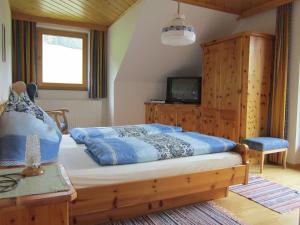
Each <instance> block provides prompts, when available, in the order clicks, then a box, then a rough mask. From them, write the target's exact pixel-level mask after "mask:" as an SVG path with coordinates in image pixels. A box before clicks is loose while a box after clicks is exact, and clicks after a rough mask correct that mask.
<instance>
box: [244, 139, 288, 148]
mask: <svg viewBox="0 0 300 225" xmlns="http://www.w3.org/2000/svg"><path fill="white" fill-rule="evenodd" d="M243 143H244V144H246V145H248V146H249V148H250V149H254V150H260V151H268V150H274V149H280V148H288V147H289V142H288V141H287V140H284V139H280V138H273V137H254V138H247V139H244V140H243Z"/></svg>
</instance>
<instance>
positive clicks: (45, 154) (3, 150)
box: [0, 91, 62, 166]
mask: <svg viewBox="0 0 300 225" xmlns="http://www.w3.org/2000/svg"><path fill="white" fill-rule="evenodd" d="M0 127H1V129H0V166H18V165H25V152H26V138H27V136H29V135H37V136H39V139H40V150H41V162H42V163H47V162H54V161H56V160H57V155H58V150H59V144H60V141H61V137H62V135H61V133H60V131H59V129H58V128H57V126H56V124H55V122H54V121H53V120H52V118H50V117H49V116H48V115H47V113H45V112H44V111H43V110H42V109H41V108H40V107H38V106H37V105H35V104H34V103H33V102H32V101H31V100H30V99H29V97H28V95H27V93H21V94H20V95H18V94H17V93H16V92H14V91H11V93H10V96H9V100H8V102H7V104H6V107H5V110H4V113H3V114H2V116H1V117H0Z"/></svg>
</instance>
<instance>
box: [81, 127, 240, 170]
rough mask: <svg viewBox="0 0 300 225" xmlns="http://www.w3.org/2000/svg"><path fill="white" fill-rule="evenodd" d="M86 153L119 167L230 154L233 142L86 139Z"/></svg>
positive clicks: (186, 136)
mask: <svg viewBox="0 0 300 225" xmlns="http://www.w3.org/2000/svg"><path fill="white" fill-rule="evenodd" d="M86 146H87V150H86V151H87V153H88V154H89V155H90V156H91V157H92V158H93V159H94V160H95V161H96V162H97V163H98V164H100V165H103V166H104V165H122V164H132V163H142V162H150V161H157V160H164V159H172V158H180V157H187V156H195V155H203V154H211V153H220V152H226V151H229V150H232V149H233V148H234V147H235V146H236V143H234V142H233V141H230V140H227V139H224V138H218V137H213V136H207V135H203V134H199V133H194V132H173V133H164V134H153V135H147V136H140V137H127V138H111V139H98V138H96V139H89V140H88V141H87V142H86Z"/></svg>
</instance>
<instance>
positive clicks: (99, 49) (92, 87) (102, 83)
mask: <svg viewBox="0 0 300 225" xmlns="http://www.w3.org/2000/svg"><path fill="white" fill-rule="evenodd" d="M106 62H107V33H106V32H102V31H96V30H91V32H90V77H89V97H90V98H93V99H100V98H106V97H107V65H106Z"/></svg>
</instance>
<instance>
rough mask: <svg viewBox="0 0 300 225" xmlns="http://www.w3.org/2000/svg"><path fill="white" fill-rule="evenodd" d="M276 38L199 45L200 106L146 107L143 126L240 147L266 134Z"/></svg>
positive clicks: (243, 36) (251, 36)
mask: <svg viewBox="0 0 300 225" xmlns="http://www.w3.org/2000/svg"><path fill="white" fill-rule="evenodd" d="M273 45H274V37H273V36H272V35H268V34H260V33H249V32H247V33H240V34H235V35H232V36H230V37H226V38H223V39H220V40H215V41H212V42H209V43H205V44H203V45H202V47H203V72H202V104H201V106H200V105H178V104H174V105H172V104H151V103H147V104H146V123H153V122H154V123H162V124H171V125H178V126H182V127H183V129H185V130H192V131H200V132H202V133H205V134H209V135H215V136H220V137H225V138H229V139H231V140H234V141H240V140H241V139H243V138H245V137H253V136H265V135H267V132H268V109H269V99H270V83H271V77H272V71H273Z"/></svg>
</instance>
